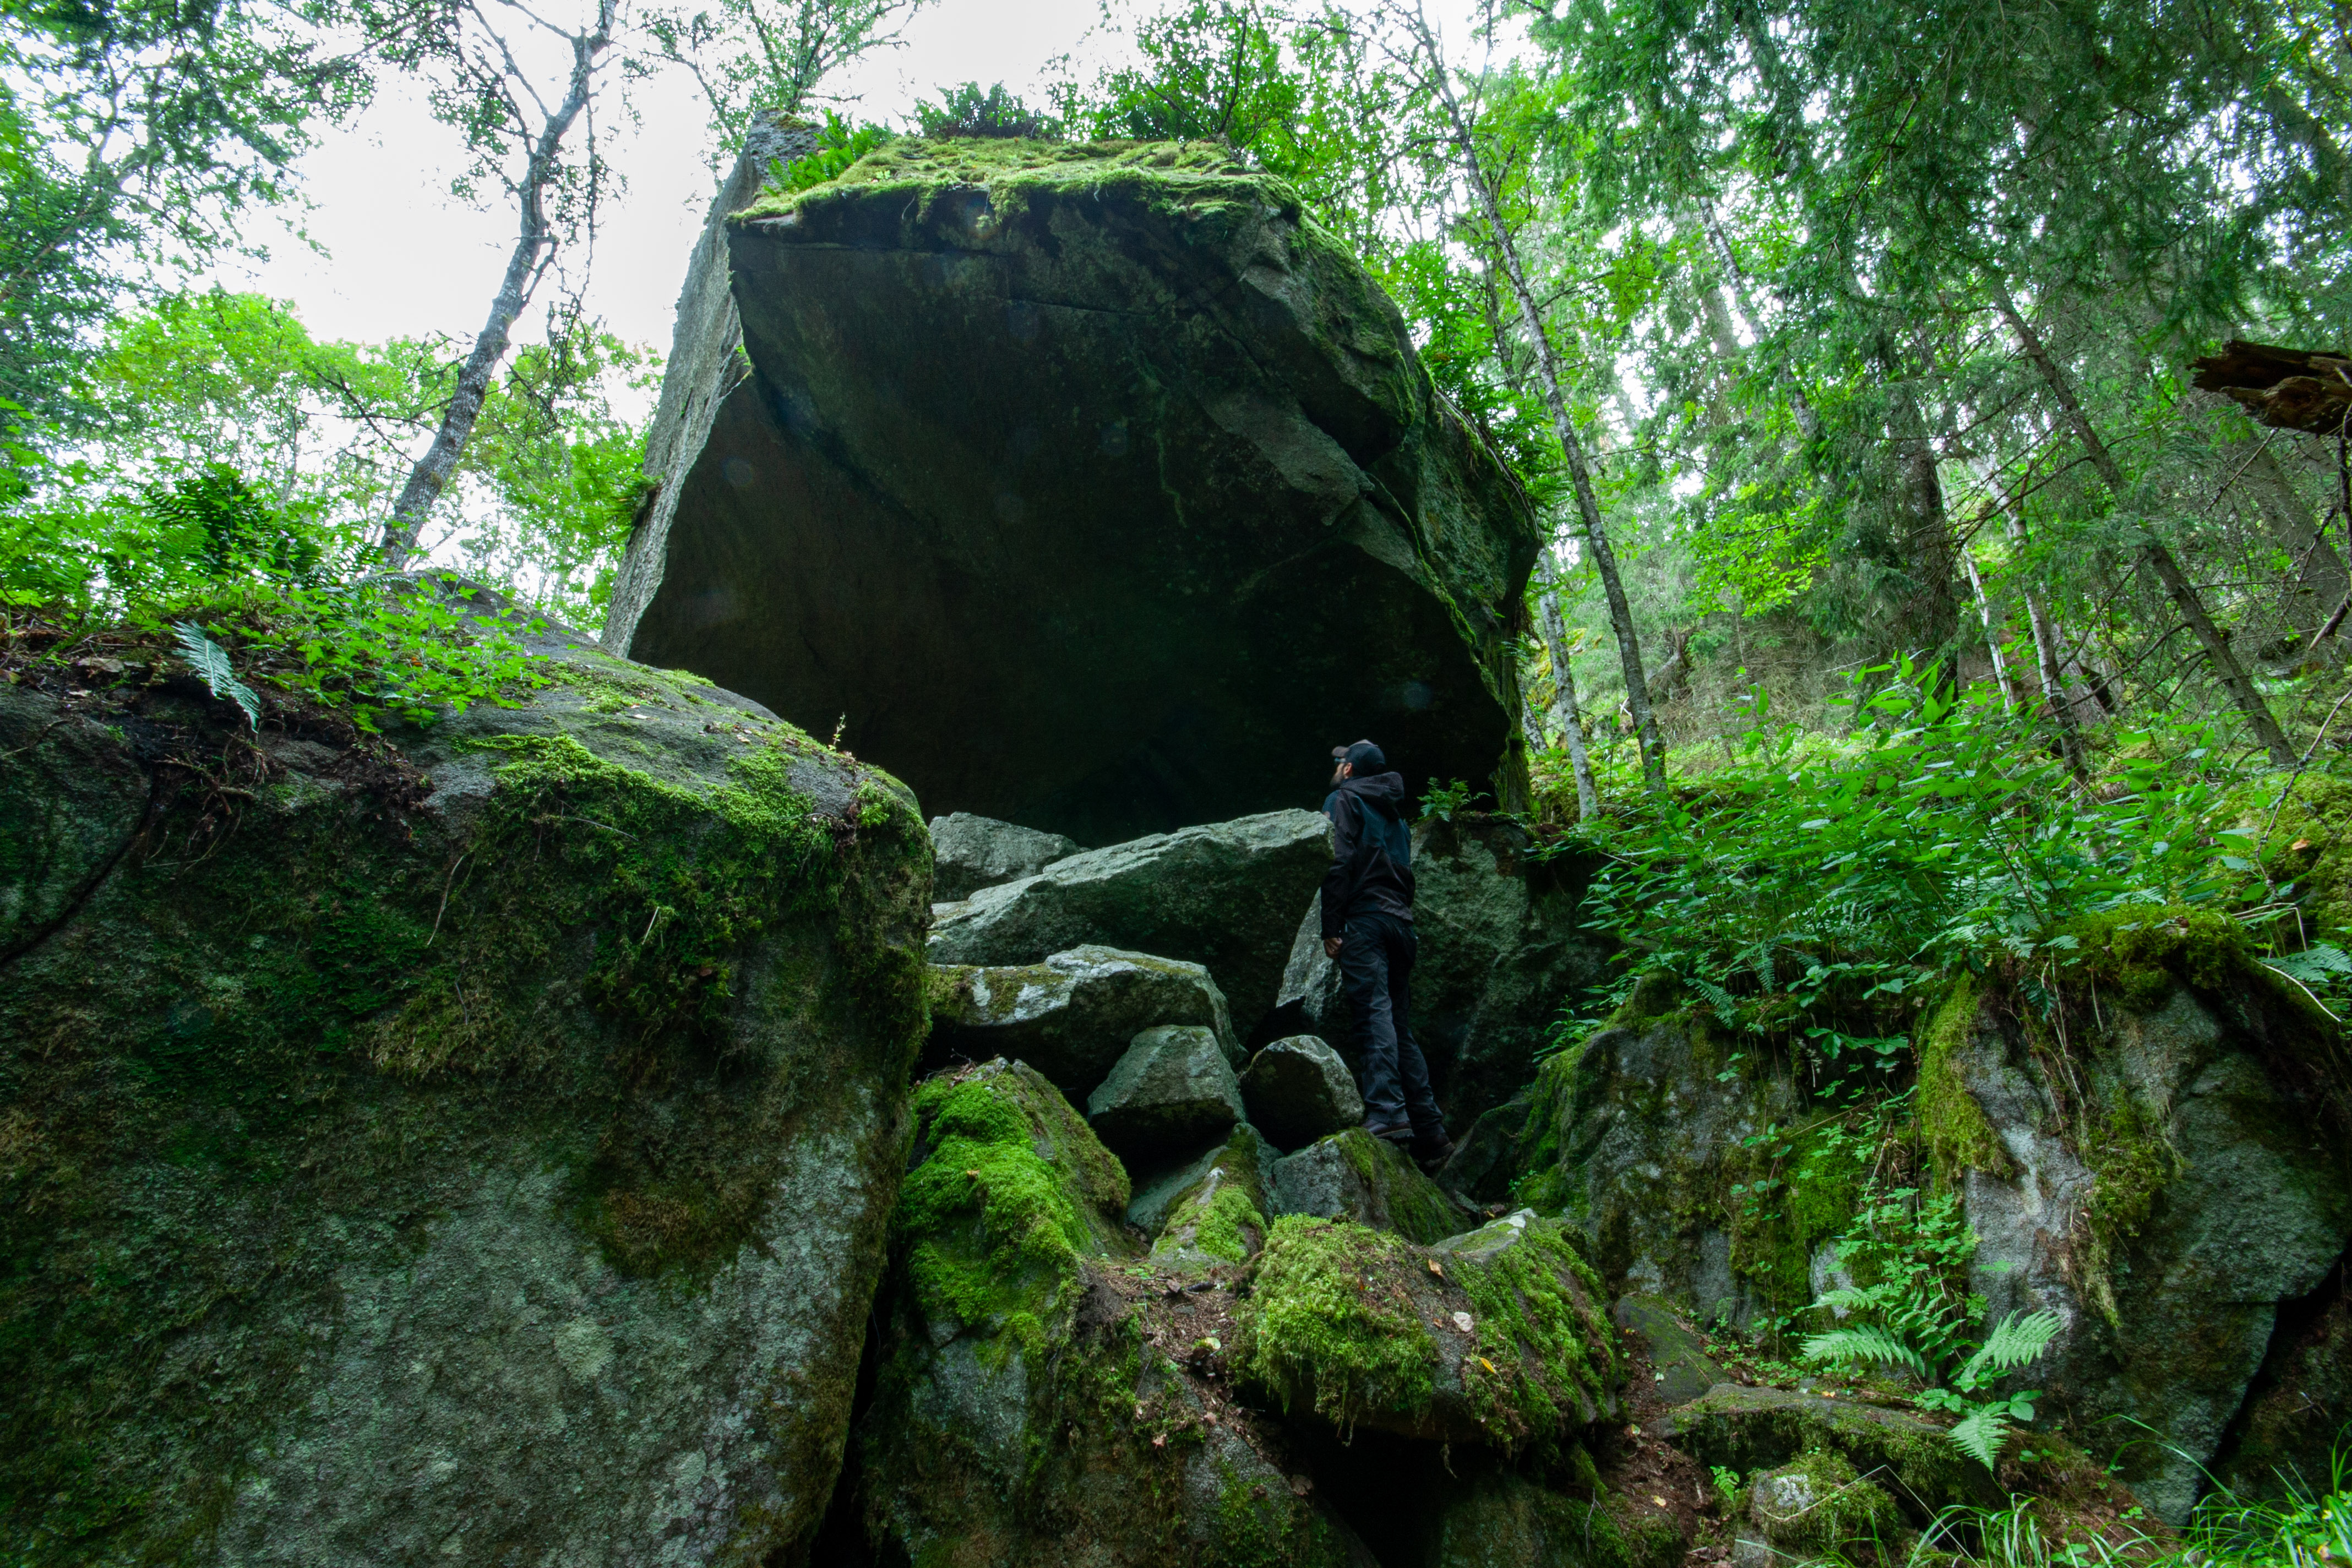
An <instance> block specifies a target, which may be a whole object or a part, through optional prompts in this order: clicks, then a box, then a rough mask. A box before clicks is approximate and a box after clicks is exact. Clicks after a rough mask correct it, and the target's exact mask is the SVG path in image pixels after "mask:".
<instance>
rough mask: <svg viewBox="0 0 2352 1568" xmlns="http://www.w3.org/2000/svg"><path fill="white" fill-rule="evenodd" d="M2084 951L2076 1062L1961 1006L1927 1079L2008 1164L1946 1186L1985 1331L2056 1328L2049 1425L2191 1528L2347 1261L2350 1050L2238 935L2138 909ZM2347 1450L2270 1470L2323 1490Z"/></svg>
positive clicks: (2110, 921) (2071, 1004) (2077, 931)
mask: <svg viewBox="0 0 2352 1568" xmlns="http://www.w3.org/2000/svg"><path fill="white" fill-rule="evenodd" d="M2071 934H2073V935H2074V937H2075V939H2076V941H2077V942H2078V944H2079V945H2078V946H2077V948H2076V949H2075V953H2076V955H2077V956H2076V957H2075V959H2074V963H2073V964H2072V965H2071V967H2070V969H2069V970H2068V971H2066V972H2065V973H2064V980H2063V985H2064V990H2063V1006H2064V1009H2065V1011H2064V1015H2063V1021H2064V1022H2065V1024H2066V1029H2065V1034H2064V1037H2063V1040H2062V1039H2061V1038H2060V1037H2059V1036H2058V1034H2057V1032H2056V1030H2055V1029H2053V1027H2051V1026H2049V1025H2048V1024H2046V1023H2045V1022H2044V1021H2043V1019H2044V1012H2043V1011H2042V1010H2040V1009H2036V1008H2033V1007H2031V1006H2029V1005H2025V1004H2024V1003H2023V1002H2022V1001H2021V999H2019V998H2017V997H2015V996H2013V995H2011V994H2010V992H2009V991H2007V990H2006V989H2004V986H2005V984H2006V983H2005V982H2003V981H2002V980H2001V979H2000V976H1998V975H1997V974H1996V975H1992V976H1989V977H1988V978H1987V980H1986V981H1984V982H1983V983H1980V984H1976V985H1974V986H1971V987H1967V988H1964V989H1963V990H1962V991H1961V992H1959V993H1958V994H1956V996H1955V998H1954V1000H1953V1001H1952V1002H1951V1003H1950V1004H1948V1005H1947V1007H1946V1009H1945V1013H1944V1015H1943V1016H1940V1017H1939V1018H1938V1020H1937V1026H1936V1035H1935V1037H1934V1038H1933V1042H1932V1045H1931V1053H1930V1055H1929V1058H1928V1061H1929V1064H1930V1065H1931V1066H1933V1067H1934V1068H1936V1070H1937V1072H1938V1073H1939V1074H1942V1075H1946V1076H1947V1077H1948V1083H1939V1084H1938V1085H1937V1089H1936V1093H1937V1096H1938V1097H1946V1096H1951V1097H1956V1098H1957V1099H1958V1100H1960V1101H1961V1102H1963V1103H1965V1104H1966V1105H1967V1106H1969V1107H1970V1108H1972V1109H1973V1110H1975V1111H1976V1112H1977V1113H1978V1114H1979V1115H1980V1116H1981V1117H1982V1119H1983V1128H1984V1129H1985V1130H1988V1131H1990V1133H1991V1135H1992V1138H1993V1141H1994V1142H1997V1144H1998V1151H1997V1152H1998V1154H1999V1156H2000V1157H1999V1158H1998V1159H1997V1160H1995V1159H1986V1160H1983V1161H1981V1162H1980V1163H1976V1164H1974V1165H1973V1166H1971V1165H1970V1164H1968V1163H1963V1164H1962V1165H1961V1169H1960V1170H1959V1172H1958V1175H1957V1178H1956V1179H1958V1180H1959V1181H1960V1182H1961V1184H1963V1186H1964V1189H1965V1192H1966V1194H1967V1200H1968V1216H1969V1225H1970V1226H1971V1227H1972V1228H1973V1229H1974V1230H1975V1231H1976V1233H1977V1234H1978V1236H1979V1237H1980V1238H1981V1240H1980V1245H1979V1250H1978V1255H1977V1267H1978V1273H1977V1276H1976V1279H1975V1281H1974V1285H1975V1288H1976V1289H1978V1290H1979V1291H1980V1292H1981V1293H1982V1294H1983V1295H1984V1296H1985V1297H1986V1298H1987V1300H1988V1301H1989V1302H1990V1308H1991V1312H1992V1315H1993V1316H1994V1317H1996V1318H1998V1317H2000V1316H2001V1315H2003V1314H2005V1313H2007V1312H2010V1311H2030V1310H2050V1311H2054V1312H2056V1313H2057V1314H2058V1315H2059V1318H2060V1320H2061V1322H2062V1323H2063V1329H2062V1331H2061V1332H2060V1335H2059V1337H2058V1339H2057V1341H2056V1342H2054V1343H2053V1345H2052V1347H2051V1350H2050V1352H2048V1354H2047V1355H2046V1356H2045V1357H2044V1358H2043V1360H2042V1362H2041V1363H2038V1364H2037V1365H2036V1366H2035V1367H2034V1368H2033V1369H2032V1372H2031V1373H2030V1376H2031V1378H2032V1384H2033V1385H2034V1386H2036V1387H2040V1388H2042V1389H2045V1390H2047V1391H2048V1393H2049V1395H2050V1397H2049V1399H2048V1400H2047V1401H2045V1402H2044V1405H2043V1409H2044V1410H2045V1412H2047V1413H2048V1414H2049V1415H2052V1416H2054V1417H2056V1418H2058V1419H2060V1420H2062V1421H2063V1422H2064V1423H2065V1424H2066V1426H2067V1428H2068V1429H2069V1430H2070V1431H2072V1432H2073V1433H2074V1435H2075V1436H2077V1437H2079V1438H2080V1439H2081V1440H2083V1441H2084V1442H2085V1443H2087V1444H2089V1445H2091V1446H2092V1447H2095V1448H2098V1449H2100V1450H2102V1451H2103V1452H2109V1453H2113V1454H2115V1455H2116V1458H2118V1460H2119V1462H2120V1465H2121V1469H2120V1471H2119V1474H2120V1476H2121V1478H2122V1479H2124V1480H2125V1481H2126V1482H2127V1483H2129V1484H2130V1485H2131V1486H2132V1487H2133V1489H2135V1490H2136V1491H2137V1492H2138V1494H2139V1495H2140V1496H2141V1498H2142V1499H2143V1500H2145V1501H2146V1502H2147V1504H2148V1506H2149V1508H2150V1509H2151V1510H2153V1511H2155V1512H2157V1513H2158V1515H2160V1516H2161V1517H2164V1518H2166V1519H2168V1520H2170V1521H2179V1520H2182V1519H2184V1518H2185V1517H2186V1516H2187V1513H2188V1510H2189V1507H2190V1505H2191V1503H2192V1502H2193V1501H2194V1500H2195V1499H2196V1497H2197V1496H2198V1494H2199V1492H2200V1490H2201V1489H2202V1488H2203V1487H2204V1485H2205V1480H2204V1477H2203V1474H2202V1469H2201V1467H2204V1466H2206V1465H2208V1464H2210V1463H2211V1462H2212V1461H2214V1460H2215V1459H2216V1458H2220V1457H2221V1456H2223V1455H2224V1453H2225V1451H2226V1449H2227V1447H2228V1446H2229V1445H2231V1444H2232V1443H2234V1442H2239V1441H2242V1437H2241V1436H2238V1433H2239V1430H2240V1428H2241V1426H2242V1424H2243V1423H2242V1417H2241V1412H2242V1410H2243V1409H2245V1407H2246V1405H2247V1400H2248V1396H2249V1391H2250V1389H2257V1387H2258V1384H2259V1380H2260V1379H2261V1377H2262V1375H2263V1368H2264V1367H2265V1365H2266V1364H2268V1363H2271V1362H2272V1361H2273V1354H2274V1351H2275V1352H2276V1353H2277V1354H2278V1355H2281V1356H2284V1354H2285V1353H2286V1352H2287V1351H2288V1350H2289V1348H2290V1347H2289V1345H2288V1343H2287V1342H2289V1341H2292V1340H2293V1339H2294V1336H2295V1334H2296V1333H2297V1331H2299V1328H2300V1321H2299V1314H2305V1309H2304V1307H2303V1305H2302V1304H2303V1303H2304V1302H2305V1300H2307V1299H2309V1298H2311V1297H2312V1296H2313V1295H2314V1293H2315V1292H2316V1291H2318V1290H2319V1289H2321V1287H2322V1286H2323V1284H2324V1282H2325V1281H2326V1279H2328V1278H2329V1277H2330V1275H2331V1271H2332V1270H2334V1269H2335V1268H2336V1267H2337V1265H2338V1260H2339V1259H2340V1258H2342V1257H2343V1256H2344V1252H2345V1248H2346V1247H2347V1242H2352V1138H2347V1133H2346V1123H2345V1121H2344V1120H2343V1113H2342V1110H2341V1109H2340V1108H2341V1104H2342V1094H2343V1086H2342V1083H2341V1081H2340V1078H2339V1074H2340V1072H2341V1068H2340V1066H2339V1065H2338V1064H2339V1063H2340V1062H2341V1061H2342V1059H2343V1058H2342V1054H2341V1053H2342V1051H2343V1046H2342V1043H2341V1041H2340V1038H2338V1037H2337V1034H2336V1029H2335V1026H2333V1025H2332V1024H2331V1023H2329V1021H2328V1020H2326V1018H2324V1017H2323V1016H2319V1015H2318V1014H2317V1013H2316V1012H2315V1010H2313V1009H2312V1008H2311V1007H2310V1006H2309V1005H2308V1004H2307V1003H2306V1002H2305V1000H2304V999H2303V998H2301V997H2300V996H2299V995H2297V994H2295V993H2294V989H2293V988H2292V987H2291V986H2289V985H2287V984H2285V983H2284V981H2282V980H2280V979H2279V978H2278V977H2276V976H2275V975H2273V974H2272V973H2270V972H2268V971H2267V970H2265V969H2264V968H2263V966H2262V965H2261V964H2259V963H2256V962H2254V961H2253V959H2252V957H2251V956H2250V955H2249V954H2248V952H2247V950H2246V947H2245V943H2244V939H2243V936H2242V931H2240V929H2239V928H2238V926H2237V925H2236V923H2235V922H2234V921H2229V920H2227V919H2226V918H2223V917H2221V916H2217V915H2213V914H2210V913H2207V912H2205V911H2200V910H2167V909H2158V908H2152V907H2143V908H2138V909H2127V910H2118V911H2116V912H2114V913H2112V914H2109V915H2104V916H2101V917H2098V918H2097V919H2095V920H2092V921H2084V922H2081V923H2080V924H2078V925H2077V926H2076V927H2075V928H2074V930H2073V931H2072V932H2071ZM1976 1137H1977V1138H1978V1139H1980V1138H1981V1137H1982V1133H1981V1132H1979V1134H1977V1135H1976ZM1971 1142H1972V1139H1970V1138H1969V1137H1958V1138H1951V1139H1948V1140H1947V1141H1946V1145H1947V1148H1946V1158H1948V1159H1949V1158H1952V1157H1953V1156H1954V1155H1958V1156H1961V1157H1963V1158H1965V1156H1966V1153H1967V1150H1968V1148H1969V1145H1970V1143H1971ZM2306 1315H2307V1314H2306ZM2282 1335H2284V1338H2282ZM2324 1353H2326V1352H2323V1354H2324ZM2312 1373H2313V1375H2315V1376H2317V1377H2319V1378H2320V1379H2321V1381H2323V1382H2324V1381H2326V1373H2325V1369H2324V1368H2320V1367H2315V1368H2313V1369H2312ZM2245 1419H2247V1420H2251V1419H2252V1416H2251V1415H2249V1416H2248V1417H2246V1418H2245ZM2293 1430H2294V1428H2293V1427H2291V1426H2282V1427H2277V1428H2275V1429H2274V1436H2276V1437H2278V1438H2279V1439H2281V1440H2282V1441H2285V1442H2288V1443H2293V1442H2294V1438H2293V1437H2292V1436H2291V1433H2292V1431H2293ZM2151 1431H2152V1432H2154V1433H2156V1434H2159V1435H2160V1436H2161V1438H2162V1440H2161V1441H2136V1440H2132V1439H2129V1438H2126V1437H2125V1436H2121V1434H2122V1433H2125V1432H2131V1433H2136V1434H2138V1435H2139V1436H2142V1437H2145V1436H2147V1433H2148V1432H2151ZM2334 1437H2335V1433H2334V1432H2333V1431H2332V1430H2330V1431H2328V1432H2327V1433H2326V1434H2325V1435H2320V1434H2317V1433H2306V1434H2305V1437H2304V1438H2303V1439H2302V1442H2303V1445H2304V1446H2303V1447H2300V1449H2299V1450H2296V1451H2292V1452H2282V1453H2279V1454H2278V1455H2277V1456H2276V1458H2278V1459H2280V1460H2283V1461H2284V1462H2287V1463H2289V1464H2291V1465H2294V1466H2295V1467H2297V1468H2301V1469H2302V1470H2303V1471H2304V1472H2305V1474H2324V1473H2325V1472H2326V1467H2327V1464H2328V1450H2329V1448H2330V1447H2332V1444H2333V1440H2334Z"/></svg>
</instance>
